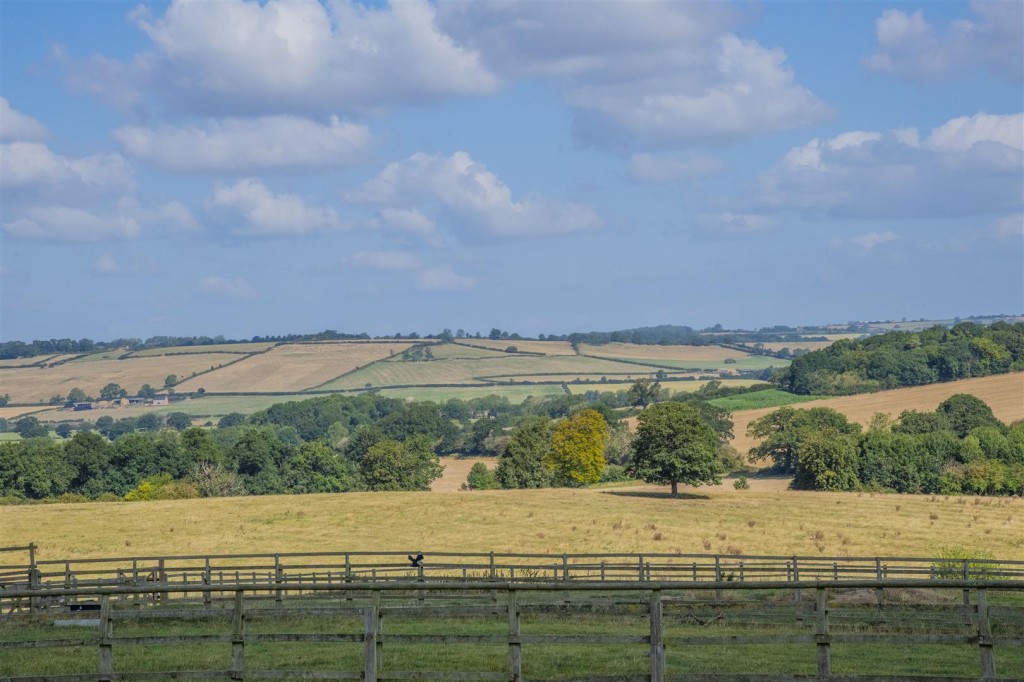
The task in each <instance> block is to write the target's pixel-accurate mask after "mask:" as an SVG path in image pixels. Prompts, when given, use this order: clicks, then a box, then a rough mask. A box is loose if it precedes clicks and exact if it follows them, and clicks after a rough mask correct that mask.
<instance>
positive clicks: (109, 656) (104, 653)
mask: <svg viewBox="0 0 1024 682" xmlns="http://www.w3.org/2000/svg"><path fill="white" fill-rule="evenodd" d="M113 637H114V617H113V616H112V615H111V613H110V595H108V594H105V595H103V596H102V597H101V598H100V666H99V673H100V675H99V680H100V682H110V680H111V679H113V675H114V647H113V643H112V642H111V639H112V638H113Z"/></svg>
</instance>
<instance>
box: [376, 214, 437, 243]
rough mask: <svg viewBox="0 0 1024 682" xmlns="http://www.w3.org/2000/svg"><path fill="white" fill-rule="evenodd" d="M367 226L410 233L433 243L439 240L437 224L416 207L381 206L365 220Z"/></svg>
mask: <svg viewBox="0 0 1024 682" xmlns="http://www.w3.org/2000/svg"><path fill="white" fill-rule="evenodd" d="M367 226H368V227H370V228H371V229H376V230H387V231H391V232H396V233H399V234H410V235H413V236H415V237H419V238H420V239H423V240H424V241H427V242H430V243H433V244H437V243H439V242H440V236H439V235H438V232H437V225H436V224H435V223H434V221H433V220H431V219H430V218H428V217H427V216H425V215H423V213H421V212H420V210H419V209H416V208H382V209H380V210H379V211H377V214H376V216H375V217H373V218H371V219H370V220H369V221H368V222H367Z"/></svg>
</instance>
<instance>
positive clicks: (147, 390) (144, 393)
mask: <svg viewBox="0 0 1024 682" xmlns="http://www.w3.org/2000/svg"><path fill="white" fill-rule="evenodd" d="M155 395H156V389H155V388H153V387H152V386H150V385H149V384H142V388H140V389H139V397H140V398H145V399H146V400H150V399H151V398H152V397H153V396H155Z"/></svg>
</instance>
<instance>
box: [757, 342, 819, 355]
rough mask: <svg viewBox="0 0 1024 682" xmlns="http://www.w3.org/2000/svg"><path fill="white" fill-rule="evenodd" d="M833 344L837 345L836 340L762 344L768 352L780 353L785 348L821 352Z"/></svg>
mask: <svg viewBox="0 0 1024 682" xmlns="http://www.w3.org/2000/svg"><path fill="white" fill-rule="evenodd" d="M833 343H835V340H833V341H771V342H769V343H765V344H762V345H763V346H764V347H765V348H767V349H768V350H770V351H775V352H778V351H780V350H782V349H783V348H788V349H789V350H791V351H793V350H796V349H797V348H802V349H804V350H821V349H822V348H828V347H829V346H831V345H832V344H833Z"/></svg>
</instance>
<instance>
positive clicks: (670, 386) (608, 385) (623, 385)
mask: <svg viewBox="0 0 1024 682" xmlns="http://www.w3.org/2000/svg"><path fill="white" fill-rule="evenodd" d="M715 381H719V380H718V379H715ZM708 383H710V382H709V381H662V382H661V387H662V389H667V390H669V391H672V392H673V393H692V392H694V391H696V390H698V389H699V388H701V387H702V386H706V385H707V384H708ZM721 383H722V385H723V386H754V385H756V384H763V383H765V382H763V381H758V380H757V379H722V380H721ZM632 385H633V382H632V381H608V382H597V383H580V384H573V383H569V384H568V386H569V391H570V392H572V393H586V392H587V391H600V392H602V393H605V392H615V391H628V390H629V387H630V386H632Z"/></svg>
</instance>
